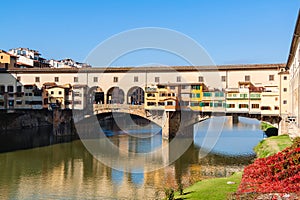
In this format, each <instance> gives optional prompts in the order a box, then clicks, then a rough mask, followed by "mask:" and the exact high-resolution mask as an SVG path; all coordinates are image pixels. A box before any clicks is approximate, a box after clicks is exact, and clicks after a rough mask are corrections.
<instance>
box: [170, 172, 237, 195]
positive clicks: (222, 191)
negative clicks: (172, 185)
mask: <svg viewBox="0 0 300 200" xmlns="http://www.w3.org/2000/svg"><path fill="white" fill-rule="evenodd" d="M241 179H242V172H236V173H234V174H233V175H231V176H229V177H225V178H213V179H205V180H202V181H199V182H197V183H195V184H194V185H192V186H190V187H188V188H186V189H184V190H183V195H180V194H179V193H178V192H176V193H175V199H199V200H201V199H203V200H207V199H214V200H223V199H226V198H227V197H228V196H230V194H231V193H233V192H235V191H236V190H237V188H238V186H239V184H240V182H241Z"/></svg>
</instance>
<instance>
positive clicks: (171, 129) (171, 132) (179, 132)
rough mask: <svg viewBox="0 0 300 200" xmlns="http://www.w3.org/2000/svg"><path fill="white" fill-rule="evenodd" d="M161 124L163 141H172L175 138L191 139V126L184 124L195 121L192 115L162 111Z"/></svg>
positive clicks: (192, 129)
mask: <svg viewBox="0 0 300 200" xmlns="http://www.w3.org/2000/svg"><path fill="white" fill-rule="evenodd" d="M163 118H164V120H163V122H162V137H163V139H165V140H172V139H173V138H174V137H175V136H179V137H185V138H188V137H189V138H193V135H194V126H193V124H191V125H188V126H186V124H184V122H188V121H192V120H194V119H195V116H194V114H193V113H191V112H190V111H189V112H183V111H164V117H163Z"/></svg>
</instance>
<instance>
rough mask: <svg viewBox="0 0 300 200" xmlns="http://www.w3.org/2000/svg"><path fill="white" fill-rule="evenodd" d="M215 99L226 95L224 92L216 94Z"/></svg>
mask: <svg viewBox="0 0 300 200" xmlns="http://www.w3.org/2000/svg"><path fill="white" fill-rule="evenodd" d="M215 97H224V93H223V92H216V93H215Z"/></svg>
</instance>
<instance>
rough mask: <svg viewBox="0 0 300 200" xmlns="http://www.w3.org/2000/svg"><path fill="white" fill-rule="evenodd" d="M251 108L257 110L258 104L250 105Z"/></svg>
mask: <svg viewBox="0 0 300 200" xmlns="http://www.w3.org/2000/svg"><path fill="white" fill-rule="evenodd" d="M251 108H252V109H258V108H259V104H251Z"/></svg>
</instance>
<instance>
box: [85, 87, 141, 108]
mask: <svg viewBox="0 0 300 200" xmlns="http://www.w3.org/2000/svg"><path fill="white" fill-rule="evenodd" d="M144 95H145V94H144V90H143V89H142V88H141V87H138V86H134V87H132V88H130V89H129V90H128V92H127V96H126V97H125V93H124V91H123V90H122V89H121V88H119V87H111V88H110V89H109V90H108V91H107V92H106V94H105V93H104V91H103V90H102V88H100V87H97V86H95V87H92V88H90V90H89V92H88V103H90V104H92V103H93V104H105V103H106V104H132V105H141V104H143V103H144ZM105 96H106V98H105ZM105 101H106V102H105Z"/></svg>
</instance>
